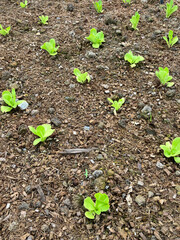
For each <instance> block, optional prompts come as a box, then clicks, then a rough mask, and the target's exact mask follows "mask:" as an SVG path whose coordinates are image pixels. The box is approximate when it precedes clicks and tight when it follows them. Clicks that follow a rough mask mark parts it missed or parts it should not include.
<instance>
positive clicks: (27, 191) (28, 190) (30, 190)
mask: <svg viewBox="0 0 180 240" xmlns="http://www.w3.org/2000/svg"><path fill="white" fill-rule="evenodd" d="M25 191H26V193H27V194H29V193H31V192H32V188H31V185H28V186H26V187H25Z"/></svg>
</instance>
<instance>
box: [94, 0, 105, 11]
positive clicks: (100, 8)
mask: <svg viewBox="0 0 180 240" xmlns="http://www.w3.org/2000/svg"><path fill="white" fill-rule="evenodd" d="M93 4H94V7H95V9H96V11H97V12H98V13H102V12H103V10H102V1H101V0H99V1H98V2H93Z"/></svg>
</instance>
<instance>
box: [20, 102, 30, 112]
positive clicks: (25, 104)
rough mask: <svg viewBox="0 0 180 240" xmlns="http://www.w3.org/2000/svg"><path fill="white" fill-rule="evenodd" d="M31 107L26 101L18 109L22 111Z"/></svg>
mask: <svg viewBox="0 0 180 240" xmlns="http://www.w3.org/2000/svg"><path fill="white" fill-rule="evenodd" d="M28 106H29V103H28V102H26V101H24V102H22V103H21V104H19V105H18V107H19V108H20V109H21V110H26V109H27V108H28Z"/></svg>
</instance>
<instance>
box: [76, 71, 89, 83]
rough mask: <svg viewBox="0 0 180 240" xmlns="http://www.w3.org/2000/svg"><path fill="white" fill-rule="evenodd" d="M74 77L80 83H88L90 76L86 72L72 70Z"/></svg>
mask: <svg viewBox="0 0 180 240" xmlns="http://www.w3.org/2000/svg"><path fill="white" fill-rule="evenodd" d="M74 75H75V76H76V79H77V81H78V82H80V83H85V82H86V80H87V81H88V82H90V80H91V79H90V76H89V74H88V73H87V72H85V73H81V71H80V70H79V69H78V68H75V69H74Z"/></svg>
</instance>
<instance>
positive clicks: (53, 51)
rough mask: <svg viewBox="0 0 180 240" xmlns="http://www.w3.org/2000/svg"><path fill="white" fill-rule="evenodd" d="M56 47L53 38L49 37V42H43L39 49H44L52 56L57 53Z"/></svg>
mask: <svg viewBox="0 0 180 240" xmlns="http://www.w3.org/2000/svg"><path fill="white" fill-rule="evenodd" d="M58 48H59V46H57V47H56V42H55V40H54V39H53V38H52V39H50V41H49V42H45V43H44V44H43V45H42V46H41V49H44V50H46V51H47V52H48V53H49V54H50V55H51V56H54V55H56V54H57V50H58Z"/></svg>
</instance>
